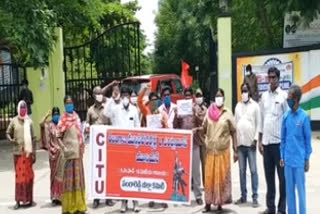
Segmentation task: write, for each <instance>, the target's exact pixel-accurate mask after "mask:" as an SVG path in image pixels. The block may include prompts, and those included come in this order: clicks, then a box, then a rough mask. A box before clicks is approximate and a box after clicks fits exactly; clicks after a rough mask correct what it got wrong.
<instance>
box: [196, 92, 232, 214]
mask: <svg viewBox="0 0 320 214" xmlns="http://www.w3.org/2000/svg"><path fill="white" fill-rule="evenodd" d="M196 129H200V130H203V131H204V134H205V145H206V149H207V156H206V166H205V187H204V189H205V202H206V206H205V209H204V211H203V212H204V213H206V212H209V211H210V210H211V204H213V205H215V206H217V208H218V210H219V211H221V210H222V205H224V204H229V203H231V202H232V195H231V161H230V142H231V138H232V139H233V140H232V142H233V150H234V161H237V152H236V148H237V146H236V145H237V138H236V128H235V122H234V118H233V115H232V113H231V111H230V110H229V109H227V108H226V107H224V91H223V90H222V89H218V92H217V93H216V97H215V102H214V103H212V104H211V105H210V107H209V109H208V111H207V114H206V116H205V118H204V121H203V125H202V128H196Z"/></svg>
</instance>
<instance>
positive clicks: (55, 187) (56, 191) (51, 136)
mask: <svg viewBox="0 0 320 214" xmlns="http://www.w3.org/2000/svg"><path fill="white" fill-rule="evenodd" d="M49 116H51V120H50V121H47V119H48V118H49ZM59 120H60V110H59V108H58V107H53V108H52V111H49V112H48V113H47V114H46V116H45V117H44V118H43V119H42V121H41V122H40V127H41V140H42V145H43V147H44V149H46V150H47V151H48V153H49V165H50V193H51V194H50V198H51V201H52V205H60V204H61V194H62V179H63V174H62V173H63V167H64V158H63V153H62V152H61V149H60V147H59V143H58V138H57V131H58V129H57V125H58V122H59Z"/></svg>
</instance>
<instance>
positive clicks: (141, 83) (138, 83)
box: [122, 79, 150, 95]
mask: <svg viewBox="0 0 320 214" xmlns="http://www.w3.org/2000/svg"><path fill="white" fill-rule="evenodd" d="M149 82H150V81H149V80H146V79H141V80H139V79H134V80H133V79H132V80H125V81H123V82H122V86H125V87H128V88H130V89H131V90H133V91H135V92H136V93H138V94H140V92H141V91H142V89H144V88H145V87H146V86H147V84H148V83H149ZM148 94H149V91H147V92H146V95H148Z"/></svg>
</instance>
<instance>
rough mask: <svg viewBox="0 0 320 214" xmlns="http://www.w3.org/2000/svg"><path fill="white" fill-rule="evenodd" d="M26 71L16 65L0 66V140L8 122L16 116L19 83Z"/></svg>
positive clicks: (3, 135) (6, 64)
mask: <svg viewBox="0 0 320 214" xmlns="http://www.w3.org/2000/svg"><path fill="white" fill-rule="evenodd" d="M25 78H26V69H25V68H24V67H22V66H19V65H17V64H9V63H3V64H0V139H3V138H5V132H6V129H7V127H8V125H9V123H10V120H11V119H12V118H13V117H14V116H15V115H16V112H17V110H16V109H17V105H18V98H19V92H20V87H21V82H22V80H24V79H25Z"/></svg>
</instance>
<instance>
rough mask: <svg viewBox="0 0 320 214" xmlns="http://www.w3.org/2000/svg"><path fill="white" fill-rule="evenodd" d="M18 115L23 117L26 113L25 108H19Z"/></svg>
mask: <svg viewBox="0 0 320 214" xmlns="http://www.w3.org/2000/svg"><path fill="white" fill-rule="evenodd" d="M19 114H20V117H25V116H26V114H27V108H20V112H19Z"/></svg>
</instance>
